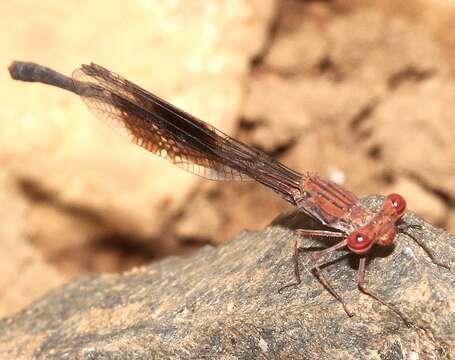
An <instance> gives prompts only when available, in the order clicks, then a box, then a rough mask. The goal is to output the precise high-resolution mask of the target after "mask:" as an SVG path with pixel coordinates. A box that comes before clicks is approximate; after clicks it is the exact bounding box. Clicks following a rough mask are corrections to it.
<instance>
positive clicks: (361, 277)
mask: <svg viewBox="0 0 455 360" xmlns="http://www.w3.org/2000/svg"><path fill="white" fill-rule="evenodd" d="M365 269H366V257H362V258H360V261H359V270H358V272H357V286H358V288H359V290H360V291H361V292H363V293H364V294H366V295H368V296H370V297H372V298H373V299H375V300H376V301H378V302H380V303H381V304H382V305H384V306H387V307H388V308H389V309H390V310H392V311H393V312H394V313H395V314H397V315H398V316H399V317H400V318H401V319H402V320H403V322H404V323H405V324H406V326H410V325H411V323H410V322H409V321H408V320H407V319H406V317H405V316H404V315H403V313H402V312H401V311H399V310H398V309H396V308H395V307H394V306H393V305H390V304H389V303H387V302H385V301H384V300H382V299H381V298H380V297H379V296H378V295H376V294H375V293H374V292H372V291H371V290H369V289H367V288H366V287H365Z"/></svg>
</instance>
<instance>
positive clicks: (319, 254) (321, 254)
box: [278, 229, 354, 317]
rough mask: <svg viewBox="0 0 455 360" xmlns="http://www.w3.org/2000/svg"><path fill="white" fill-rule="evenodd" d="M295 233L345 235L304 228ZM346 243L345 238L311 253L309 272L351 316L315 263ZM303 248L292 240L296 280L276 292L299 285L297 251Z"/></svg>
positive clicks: (350, 314)
mask: <svg viewBox="0 0 455 360" xmlns="http://www.w3.org/2000/svg"><path fill="white" fill-rule="evenodd" d="M297 233H298V234H299V235H303V236H313V237H335V238H344V237H346V236H345V235H344V234H343V233H340V232H335V231H326V230H305V229H299V230H297ZM346 243H347V240H343V241H340V242H339V243H338V244H335V245H333V246H331V247H329V248H327V249H324V250H321V251H316V252H314V253H313V254H312V255H311V258H312V260H313V261H314V262H315V264H314V265H312V266H311V272H312V273H313V274H314V275H315V276H316V278H317V279H318V281H319V282H320V283H321V284H322V286H324V288H325V289H327V291H329V292H330V293H331V294H332V295H333V297H334V298H335V299H337V300H338V301H339V302H340V303H341V305H342V306H343V309H344V311H345V312H346V314H347V315H348V316H350V317H351V316H353V315H354V314H353V313H352V312H351V311H349V309H348V308H347V306H346V303H345V302H344V300H343V298H342V297H341V296H340V295H339V294H338V293H337V292H336V291H335V289H334V288H333V286H332V285H331V284H330V282H329V281H328V279H327V278H326V277H325V276H324V275H323V274H322V273H321V269H320V268H319V265H318V264H317V261H318V260H319V259H321V258H322V257H324V256H325V255H327V254H330V253H332V252H334V251H336V250H338V249H340V248H342V247H345V246H346ZM303 249H305V248H302V247H299V246H298V240H297V239H296V240H295V242H294V257H293V259H294V274H295V278H296V281H295V282H292V283H289V284H287V285H285V286H283V287H281V288H280V289H279V290H278V292H279V293H281V292H282V291H283V290H284V289H286V288H288V287H291V286H297V285H299V284H300V283H301V282H302V280H301V278H300V269H299V253H300V251H301V250H303Z"/></svg>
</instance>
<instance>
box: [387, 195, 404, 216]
mask: <svg viewBox="0 0 455 360" xmlns="http://www.w3.org/2000/svg"><path fill="white" fill-rule="evenodd" d="M388 198H389V200H390V201H391V202H392V205H393V207H394V208H395V211H396V212H397V214H398V215H402V214H403V213H404V211H405V210H406V200H405V199H404V198H403V196H401V195H398V194H390V195H389V196H388Z"/></svg>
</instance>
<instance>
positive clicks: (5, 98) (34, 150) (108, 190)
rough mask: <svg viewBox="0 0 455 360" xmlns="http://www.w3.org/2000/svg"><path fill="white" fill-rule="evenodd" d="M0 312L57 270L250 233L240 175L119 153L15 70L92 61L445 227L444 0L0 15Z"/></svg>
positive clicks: (448, 96) (76, 271)
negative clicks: (393, 197)
mask: <svg viewBox="0 0 455 360" xmlns="http://www.w3.org/2000/svg"><path fill="white" fill-rule="evenodd" d="M0 12H1V13H2V24H1V25H0V28H1V31H0V65H1V70H0V103H1V107H0V288H1V289H2V290H1V293H0V317H2V316H6V315H10V314H12V313H13V312H15V311H18V310H19V309H21V308H22V307H23V306H25V305H26V304H28V303H30V302H31V301H33V300H35V299H37V297H39V296H41V295H43V294H44V293H45V292H47V291H48V290H49V289H51V288H53V287H55V286H57V285H59V284H62V283H64V282H66V281H68V280H69V279H71V278H74V277H76V276H81V275H87V274H95V273H100V272H118V271H124V270H127V269H131V268H133V267H135V266H140V265H142V264H146V263H150V262H152V261H156V260H158V259H161V258H163V257H166V256H170V255H180V254H188V253H190V252H191V251H194V250H196V249H197V248H199V247H201V246H204V245H205V244H213V245H218V244H221V243H223V242H226V241H228V240H229V239H230V238H231V237H233V236H234V235H236V234H237V233H239V232H240V231H242V230H244V229H261V228H263V227H264V226H267V224H269V223H270V222H271V221H272V219H273V218H274V217H275V216H277V215H278V214H279V213H280V212H282V211H283V210H285V209H289V208H290V207H289V205H287V204H286V203H285V202H284V201H283V200H281V198H279V197H278V196H276V195H275V194H274V193H273V192H271V191H270V190H268V189H266V188H264V187H262V186H261V185H259V184H256V183H253V182H245V183H216V182H210V181H208V180H204V179H201V178H198V177H197V176H194V175H191V174H189V173H186V172H184V171H182V170H180V169H179V168H177V167H175V166H173V165H172V164H170V163H168V162H167V161H165V160H162V159H160V158H158V157H156V156H153V155H151V154H149V153H147V151H145V150H143V149H142V148H139V147H137V146H135V145H132V144H129V143H127V142H126V141H124V140H123V139H122V138H120V137H119V136H118V135H117V134H115V133H113V132H112V131H111V130H109V129H108V128H107V127H106V126H105V125H104V124H103V123H101V122H100V121H99V120H98V119H97V118H95V117H94V116H92V114H91V113H90V112H89V111H88V110H87V108H86V107H85V105H84V104H83V102H82V101H81V100H80V99H79V98H78V97H77V96H75V95H73V94H71V93H68V92H65V91H63V90H61V89H56V88H52V87H50V86H45V85H41V84H30V83H22V82H17V81H13V80H11V79H10V78H9V74H8V72H7V66H8V65H9V63H10V62H11V61H12V60H27V61H35V62H38V63H41V64H44V65H47V66H49V67H52V68H54V69H56V70H58V71H61V72H62V73H65V74H68V75H69V74H71V72H72V71H73V70H74V69H75V68H77V67H79V66H80V64H82V63H88V62H96V63H98V64H100V65H103V66H105V67H107V68H108V69H110V70H112V71H115V72H117V73H119V74H121V75H123V76H125V77H126V78H128V79H129V80H131V81H133V82H135V83H137V84H139V85H141V86H143V87H145V88H146V89H148V90H150V91H152V92H154V93H156V94H158V95H159V96H161V97H164V98H165V99H167V100H168V101H170V102H172V103H174V104H176V105H178V106H180V107H182V108H183V109H185V110H186V111H188V112H190V113H192V114H194V115H196V116H198V117H200V118H201V119H203V120H205V121H207V122H209V123H211V124H213V125H215V126H216V127H218V128H220V129H221V130H223V131H224V132H226V133H228V134H231V135H233V136H234V137H236V138H239V139H241V140H242V141H245V142H247V143H249V144H252V145H254V146H256V147H258V148H260V149H262V150H264V151H266V152H267V153H269V154H271V155H273V156H275V157H276V158H278V159H279V160H281V161H282V162H284V163H285V164H286V165H288V166H290V167H291V168H293V169H296V170H298V171H301V172H305V171H312V172H318V173H320V174H322V175H323V176H326V177H328V178H330V179H332V180H334V181H337V182H339V183H341V184H343V185H344V186H346V187H348V188H349V189H351V190H353V191H354V192H355V193H356V194H358V195H359V196H364V195H367V194H370V193H381V194H387V193H390V192H398V193H401V194H402V195H404V196H405V197H406V198H407V200H408V205H409V208H410V209H412V210H413V211H415V212H417V213H418V214H419V215H420V216H422V217H423V218H425V219H426V220H428V221H430V222H432V223H434V224H435V225H437V226H441V227H443V228H446V229H448V230H449V231H452V232H453V231H455V206H454V205H455V203H454V200H455V141H454V138H455V120H454V116H455V84H454V82H453V77H454V72H455V57H454V55H455V50H454V49H455V46H454V45H455V25H454V24H455V2H453V1H448V0H446V1H443V0H416V1H412V2H411V1H406V2H397V1H394V0H377V1H373V0H362V1H355V0H333V1H303V0H210V1H207V0H135V1H129V2H124V1H111V2H109V5H107V2H104V1H88V0H85V1H84V0H82V1H81V0H79V1H73V0H68V1H65V2H56V1H51V0H40V1H34V2H32V1H20V0H15V1H8V2H6V1H5V2H2V4H1V5H0Z"/></svg>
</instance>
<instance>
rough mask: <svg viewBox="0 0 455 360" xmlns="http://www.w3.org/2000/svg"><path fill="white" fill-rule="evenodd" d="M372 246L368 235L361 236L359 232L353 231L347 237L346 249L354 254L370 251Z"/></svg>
mask: <svg viewBox="0 0 455 360" xmlns="http://www.w3.org/2000/svg"><path fill="white" fill-rule="evenodd" d="M372 245H373V243H372V241H371V239H370V238H369V236H368V235H366V234H362V233H361V232H360V231H354V232H353V233H351V234H349V236H348V243H347V247H348V248H349V250H351V251H352V252H354V253H356V254H363V253H365V252H367V251H368V250H370V248H371V246H372Z"/></svg>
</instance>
